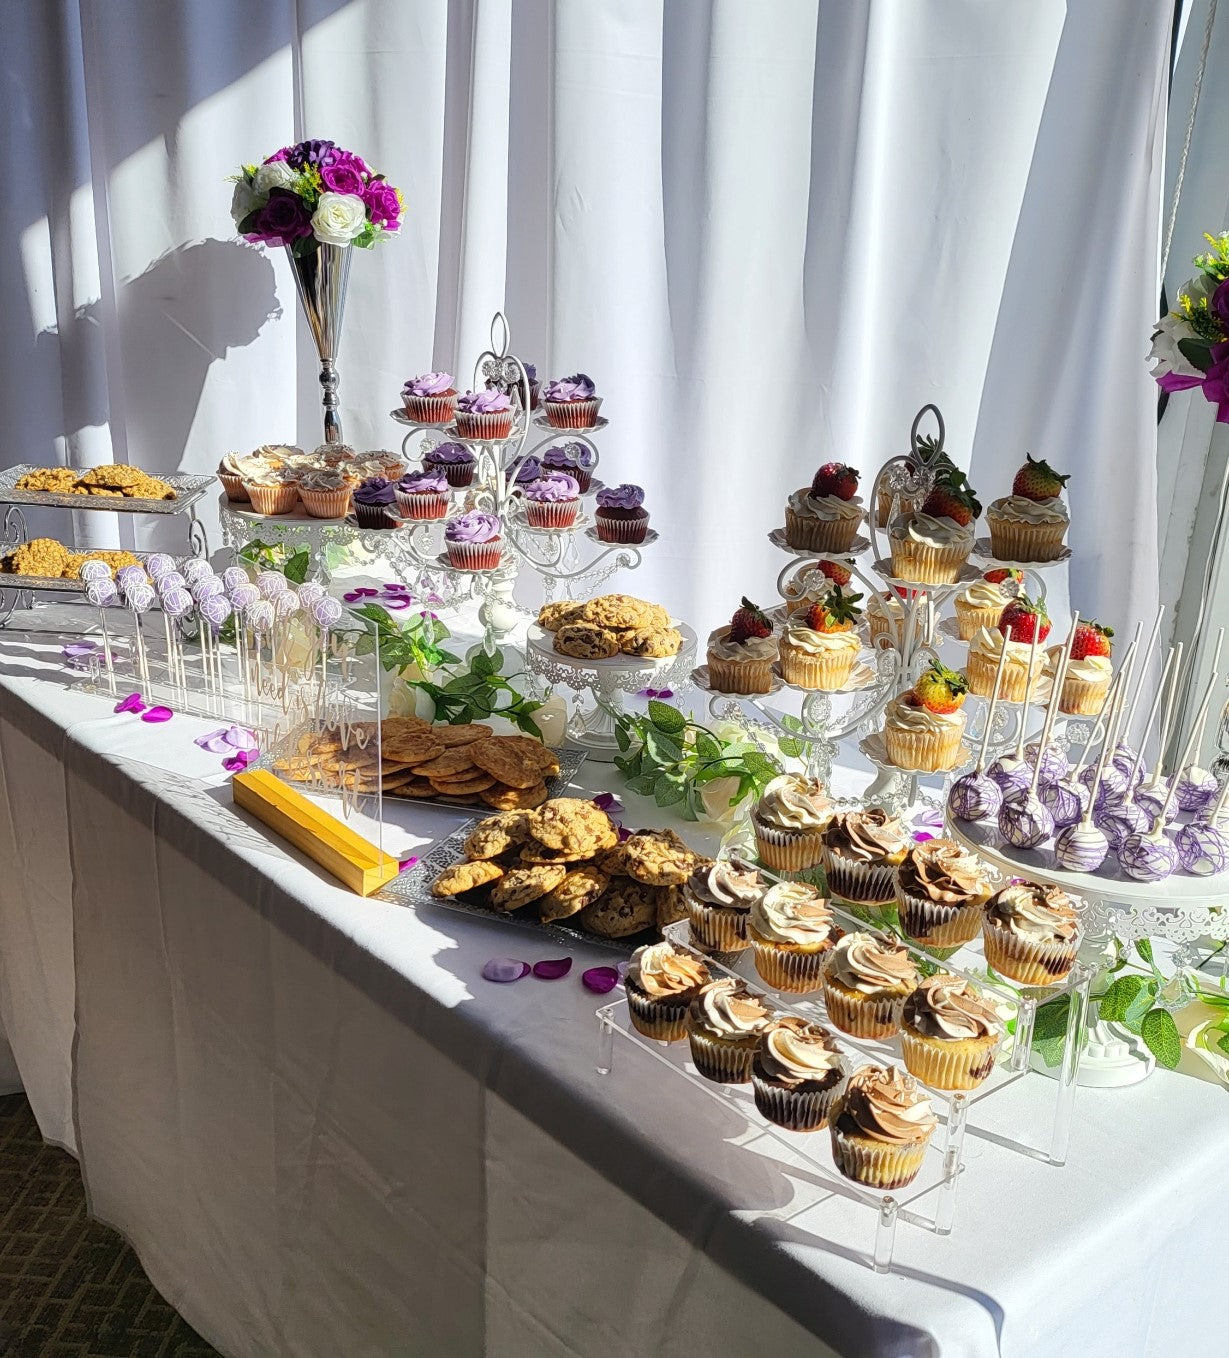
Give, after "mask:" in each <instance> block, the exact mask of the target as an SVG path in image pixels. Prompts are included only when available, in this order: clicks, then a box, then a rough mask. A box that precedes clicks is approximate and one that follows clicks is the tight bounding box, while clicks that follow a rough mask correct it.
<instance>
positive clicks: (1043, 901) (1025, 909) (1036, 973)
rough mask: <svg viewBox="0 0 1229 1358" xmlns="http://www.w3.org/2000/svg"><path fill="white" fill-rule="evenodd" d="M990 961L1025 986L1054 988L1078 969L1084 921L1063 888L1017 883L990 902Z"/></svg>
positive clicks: (985, 931) (986, 928)
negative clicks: (1057, 982) (1078, 952)
mask: <svg viewBox="0 0 1229 1358" xmlns="http://www.w3.org/2000/svg"><path fill="white" fill-rule="evenodd" d="M982 938H983V940H984V943H985V948H986V961H987V962H988V963H989V964H990V965H991V966H992V967H993V968H994V969H995V971H998V972H1001V973H1002V974H1003V975H1004V976H1010V977H1011V979H1012V980H1013V981H1019V982H1020V984H1021V985H1032V986H1043V985H1053V984H1054V983H1055V982H1056V981H1061V980H1063V979H1064V978H1065V977H1066V976H1067V974H1068V973H1069V972H1070V970H1071V968H1072V967H1073V966H1074V965H1075V955H1076V951H1077V949H1078V948H1079V946H1080V917H1079V915H1078V914H1077V913H1076V909H1075V905H1074V903H1073V902H1072V900H1071V897H1070V896H1068V895H1067V893H1066V892H1065V891H1064V890H1063V889H1062V887H1058V886H1040V885H1038V884H1037V883H1036V882H1012V883H1011V884H1010V885H1009V886H1005V887H1004V888H1003V889H1002V891H998V892H996V893H995V894H994V895H993V896H991V897H990V899H989V901H987V902H986V909H985V913H984V915H983V918H982Z"/></svg>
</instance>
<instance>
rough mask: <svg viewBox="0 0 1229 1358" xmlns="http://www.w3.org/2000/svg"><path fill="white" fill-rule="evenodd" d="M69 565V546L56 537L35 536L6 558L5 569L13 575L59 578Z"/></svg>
mask: <svg viewBox="0 0 1229 1358" xmlns="http://www.w3.org/2000/svg"><path fill="white" fill-rule="evenodd" d="M67 565H68V548H67V547H65V546H64V545H63V544H62V543H59V542H57V541H56V540H55V538H35V539H34V540H33V541H32V542H23V543H22V544H21V546H20V547H18V548H17V550H16V551H14V552H10V553H9V554H8V556H6V557H5V558H4V569H5V570H6V571H8V572H9V573H10V574H12V575H42V576H48V577H50V578H51V579H58V578H59V577H60V575H61V574H63V571H64V568H65V566H67Z"/></svg>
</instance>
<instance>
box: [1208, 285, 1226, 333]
mask: <svg viewBox="0 0 1229 1358" xmlns="http://www.w3.org/2000/svg"><path fill="white" fill-rule="evenodd" d="M1209 305H1210V306H1211V308H1212V310H1213V311H1214V312H1215V313H1216V319H1217V320H1218V321H1219V322H1220V324H1221V329H1222V330H1224V331H1225V333H1226V334H1229V278H1226V279H1225V281H1224V282H1223V283H1221V284H1220V285H1219V287H1217V289H1216V291H1215V292H1214V293H1213V294H1212V300H1211V302H1210V303H1209Z"/></svg>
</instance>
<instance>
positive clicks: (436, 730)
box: [431, 721, 494, 750]
mask: <svg viewBox="0 0 1229 1358" xmlns="http://www.w3.org/2000/svg"><path fill="white" fill-rule="evenodd" d="M431 734H432V735H433V736H434V737H435V738H436V740H442V741H443V742H444V745H445V747H446V748H447V749H450V750H451V749H452V748H453V747H454V746H456V745H472V744H473V743H474V741H475V740H486V739H487V737H488V736H490V735H493V734H494V733H493V732H492V730H491V728H490V727H489V726H484V725H483V724H482V722H480V721H468V722H462V723H461V724H460V725H459V726H433V727H431Z"/></svg>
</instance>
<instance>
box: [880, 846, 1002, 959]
mask: <svg viewBox="0 0 1229 1358" xmlns="http://www.w3.org/2000/svg"><path fill="white" fill-rule="evenodd" d="M989 895H990V884H989V882H988V881H987V880H986V874H985V873H984V872H983V870H982V866H981V863H980V862H978V860H977V859H976V858H975V857H974V856H973V855H972V854H971V853H968V852H966V851H965V850H964V849H963V848H961V846H960V845H959V844H957V843H956V841H955V840H954V839H930V840H927V841H925V842H924V843H922V844H915V845H914V846H913V848H911V849H910V850H909V851H908V853H906V854H905V857H904V859H903V861H902V862H901V864H900V866H899V867H898V868H897V869H896V901H897V905H898V907H899V910H900V923H901V928H902V929H904V931H905V933H907V934H908V935H909V937H910V938H911V939H913V940H914V941H915V942H917V943H921V944H924V945H925V946H926V947H934V948H955V947H957V946H958V945H959V944H961V943H969V942H971V941H972V940H973V939H975V938H976V937H977V935H978V933H979V932H980V931H981V917H982V907H983V906H984V905H985V903H986V900H987V898H988V897H989Z"/></svg>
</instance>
